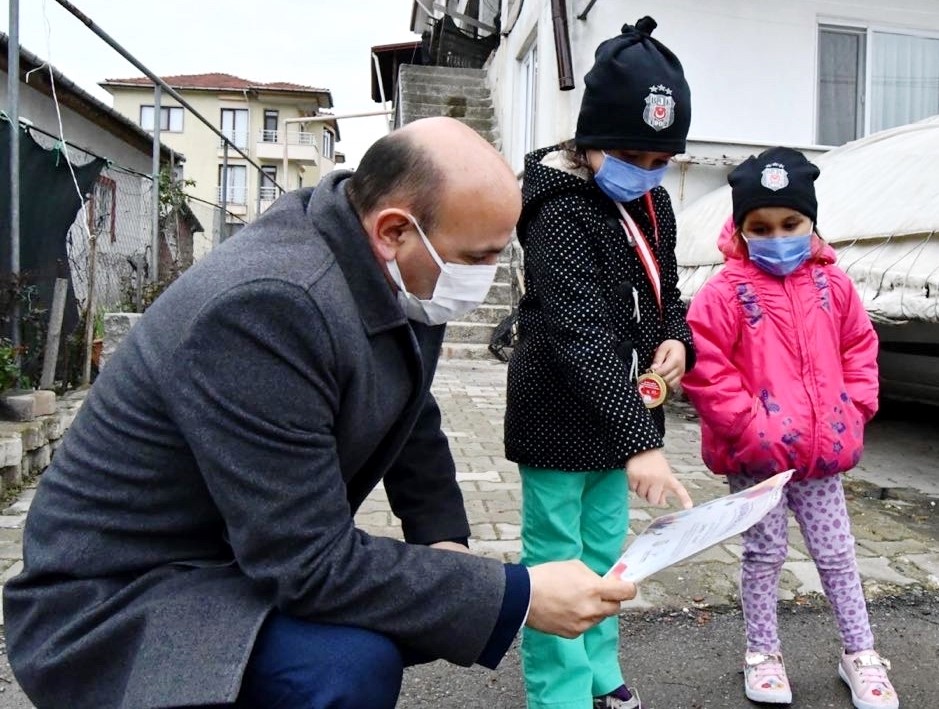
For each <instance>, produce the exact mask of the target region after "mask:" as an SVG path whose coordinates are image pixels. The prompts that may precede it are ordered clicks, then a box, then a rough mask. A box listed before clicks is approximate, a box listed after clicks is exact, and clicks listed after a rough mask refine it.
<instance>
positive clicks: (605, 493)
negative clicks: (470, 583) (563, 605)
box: [519, 465, 629, 709]
mask: <svg viewBox="0 0 939 709" xmlns="http://www.w3.org/2000/svg"><path fill="white" fill-rule="evenodd" d="M519 471H520V472H521V477H522V563H523V564H525V565H526V566H532V565H534V564H540V563H543V562H546V561H563V560H567V559H580V560H581V561H583V562H584V563H585V564H586V565H587V566H589V567H590V568H591V569H593V570H594V571H596V572H597V573H598V574H601V575H602V574H605V573H606V572H607V571H608V570H609V568H610V567H611V566H612V565H613V563H614V562H615V561H616V560H617V559H618V558H619V555H620V554H621V553H622V550H623V542H624V541H625V539H626V530H627V525H628V523H629V504H628V503H629V487H628V486H627V482H626V473H625V472H624V471H623V470H598V471H595V472H585V473H584V472H576V473H573V472H564V471H561V470H548V469H545V468H531V467H528V466H526V465H520V466H519ZM522 671H523V673H524V675H525V689H526V692H527V695H528V707H529V709H542V708H545V709H547V708H550V709H592V707H593V697H595V696H600V695H603V694H607V693H609V692H612V691H613V690H614V689H616V688H617V687H619V686H620V685H621V684H623V673H622V670H621V669H620V665H619V625H618V619H617V618H616V617H615V616H614V617H612V618H607V619H606V620H604V621H602V622H601V623H599V624H598V625H596V626H594V627H593V628H591V629H590V630H588V631H587V632H585V633H584V634H583V635H581V636H580V637H578V638H574V639H573V640H567V639H565V638H560V637H557V636H555V635H547V634H545V633H541V632H539V631H537V630H532V629H530V628H527V627H526V628H525V629H524V631H523V632H522Z"/></svg>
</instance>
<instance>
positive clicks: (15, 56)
mask: <svg viewBox="0 0 939 709" xmlns="http://www.w3.org/2000/svg"><path fill="white" fill-rule="evenodd" d="M7 101H8V103H9V106H8V107H7V113H9V115H10V123H11V130H10V277H11V279H12V281H13V283H12V285H13V287H14V292H15V293H18V284H17V281H18V280H19V275H20V3H19V0H10V36H9V44H8V45H7ZM12 306H13V307H12V310H13V312H12V313H11V314H10V315H11V318H10V320H11V323H10V327H11V328H12V332H11V333H10V342H12V343H13V347H14V348H16V351H17V352H18V351H19V349H18V348H19V346H20V301H19V297H18V295H14V297H13V303H12Z"/></svg>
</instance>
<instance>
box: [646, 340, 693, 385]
mask: <svg viewBox="0 0 939 709" xmlns="http://www.w3.org/2000/svg"><path fill="white" fill-rule="evenodd" d="M685 355H686V352H685V345H684V343H683V342H679V341H678V340H665V341H664V342H663V343H662V344H661V345H659V346H658V347H657V348H656V350H655V356H654V357H653V358H652V366H651V367H650V369H651V370H652V371H653V372H655V373H656V374H658V375H659V376H660V377H662V379H664V380H665V383H666V384H667V385H668V388H669V389H674V388H675V387H676V386H678V383H679V382H680V381H681V378H682V376H683V375H684V373H685Z"/></svg>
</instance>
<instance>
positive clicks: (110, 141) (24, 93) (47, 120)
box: [0, 72, 153, 174]
mask: <svg viewBox="0 0 939 709" xmlns="http://www.w3.org/2000/svg"><path fill="white" fill-rule="evenodd" d="M0 76H2V81H0V105H3V106H4V107H6V106H7V105H8V101H7V74H6V72H0ZM19 98H20V108H19V114H20V117H21V118H26V119H29V120H30V121H31V122H32V123H33V125H35V126H36V127H37V128H41V129H42V130H45V131H48V132H50V133H54V134H56V135H58V133H59V125H58V121H57V119H56V113H55V104H54V103H53V102H52V98H51V97H49V96H46V95H45V94H44V93H41V92H39V91H36V90H35V89H32V88H30V87H29V86H26V85H24V84H22V83H21V84H20V97H19ZM60 111H61V114H62V126H63V129H64V132H65V139H66V140H67V141H68V142H69V143H70V144H73V145H76V146H81V147H83V148H88V149H89V150H91V151H93V152H95V153H97V154H98V155H101V156H103V157H106V158H108V159H109V160H111V161H112V162H114V163H115V164H117V165H121V166H123V167H127V168H130V169H132V170H137V171H139V172H143V173H147V174H149V173H150V172H151V171H152V170H153V165H152V162H151V160H152V158H151V155H150V153H142V152H141V151H139V150H137V148H135V147H133V146H130V145H128V144H127V143H125V142H124V141H123V140H121V139H120V138H117V137H115V136H113V135H111V134H110V133H108V132H107V131H105V130H103V129H102V128H101V127H100V126H99V125H97V124H95V123H92V122H91V121H89V120H88V119H86V118H84V117H83V116H81V115H79V114H77V113H75V112H74V111H72V110H71V109H69V108H67V107H65V106H61V107H60Z"/></svg>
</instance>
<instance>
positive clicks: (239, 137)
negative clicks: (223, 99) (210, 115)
mask: <svg viewBox="0 0 939 709" xmlns="http://www.w3.org/2000/svg"><path fill="white" fill-rule="evenodd" d="M221 130H222V134H223V135H224V136H225V137H226V138H228V139H229V140H230V141H231V142H232V143H233V144H234V145H235V147H236V148H241V149H242V150H244V149H245V148H247V147H248V109H247V108H223V109H222V126H221Z"/></svg>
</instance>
